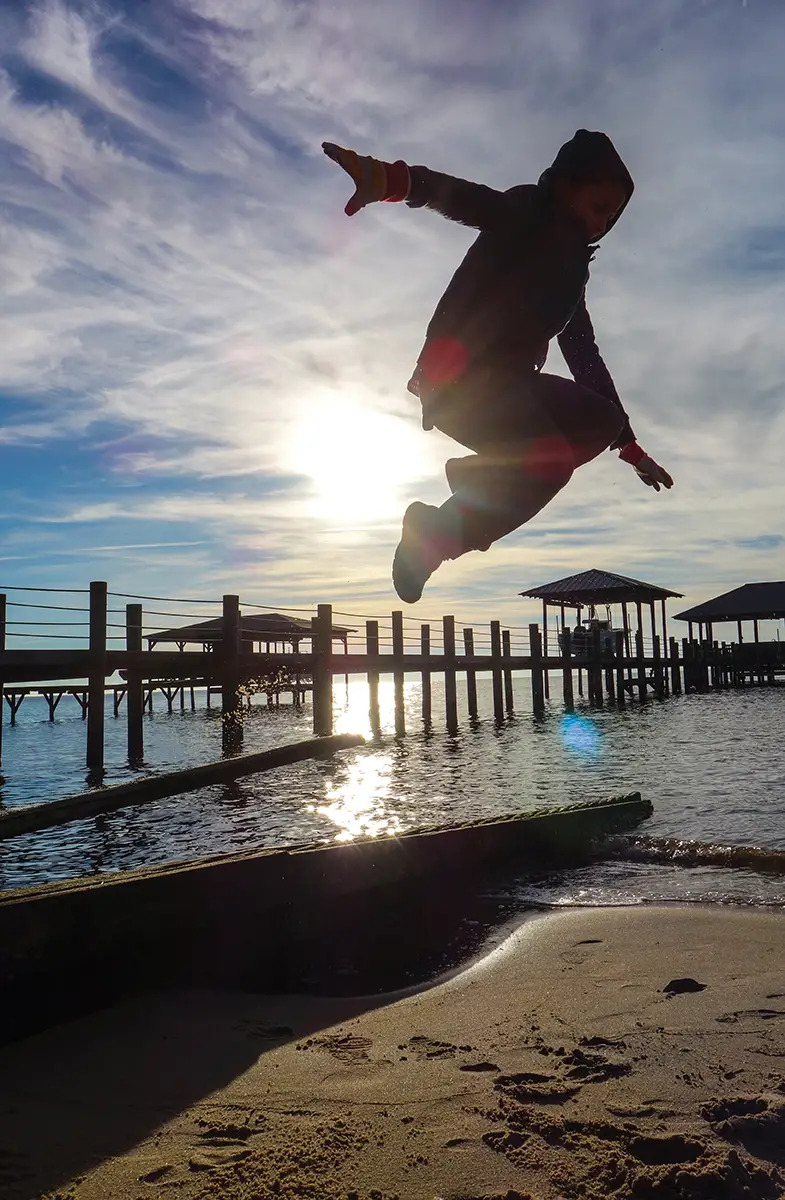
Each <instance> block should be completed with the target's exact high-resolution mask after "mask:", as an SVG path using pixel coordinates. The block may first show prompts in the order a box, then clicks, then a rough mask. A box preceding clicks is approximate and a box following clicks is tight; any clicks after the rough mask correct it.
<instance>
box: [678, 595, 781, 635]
mask: <svg viewBox="0 0 785 1200" xmlns="http://www.w3.org/2000/svg"><path fill="white" fill-rule="evenodd" d="M781 618H785V580H777V581H774V582H772V583H744V584H742V586H741V587H737V588H734V589H733V591H731V592H723V594H722V595H721V596H715V597H714V599H713V600H706V601H705V602H704V603H703V604H696V605H695V607H694V608H688V609H685V611H684V612H681V613H676V620H677V621H688V622H689V630H690V641H692V628H693V625H697V626H698V637H699V639H700V641H704V640H705V641H708V642H713V641H714V628H713V627H714V626H715V625H721V624H722V623H723V622H724V621H735V622H736V629H737V632H738V635H739V642H740V643H741V642H743V641H744V629H743V627H744V622H745V621H752V624H753V636H754V640H755V641H756V642H757V641H759V640H760V630H759V626H758V622H759V621H778V620H780V619H781Z"/></svg>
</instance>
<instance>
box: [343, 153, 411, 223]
mask: <svg viewBox="0 0 785 1200" xmlns="http://www.w3.org/2000/svg"><path fill="white" fill-rule="evenodd" d="M322 150H324V152H325V154H326V155H327V157H328V158H331V159H332V160H333V162H336V163H338V166H339V167H343V169H344V171H346V173H347V175H350V176H351V178H352V181H353V182H354V189H355V190H354V195H353V196H352V198H351V199H350V200H349V203H348V204H347V205H346V208H345V209H344V212H345V213H346V215H347V217H353V216H354V214H355V213H357V212H359V211H360V209H361V208H365V206H366V204H373V202H374V201H376V200H405V199H406V197H407V196H408V195H409V187H410V184H411V180H410V178H409V168H408V167H407V165H406V163H405V162H402V161H401V160H400V159H399V160H398V162H394V163H387V162H382V161H381V160H380V159H378V158H370V157H368V156H367V155H361V154H357V153H356V152H355V151H354V150H344V148H343V146H336V145H334V143H333V142H322Z"/></svg>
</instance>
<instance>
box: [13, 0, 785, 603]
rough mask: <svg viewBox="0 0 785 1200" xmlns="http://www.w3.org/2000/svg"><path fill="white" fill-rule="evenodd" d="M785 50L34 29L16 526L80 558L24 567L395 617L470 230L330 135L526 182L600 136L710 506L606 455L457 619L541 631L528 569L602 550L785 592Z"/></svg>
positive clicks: (651, 358)
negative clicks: (356, 174) (94, 533)
mask: <svg viewBox="0 0 785 1200" xmlns="http://www.w3.org/2000/svg"><path fill="white" fill-rule="evenodd" d="M784 53H785V27H783V24H782V22H781V20H780V14H779V10H778V9H777V7H776V6H773V5H760V4H756V5H747V6H744V5H742V4H740V3H738V2H736V0H714V2H713V3H708V4H703V5H700V6H696V5H694V4H690V3H688V0H654V2H653V3H651V4H647V5H644V6H641V5H638V6H630V5H629V4H628V3H626V2H623V0H607V2H603V3H602V4H600V3H599V2H597V3H579V2H578V0H568V2H567V3H564V4H561V5H553V4H549V3H546V2H545V0H541V2H539V3H538V2H532V3H527V4H526V5H511V4H507V3H497V2H495V0H494V2H490V0H488V3H480V4H477V3H474V2H471V3H469V2H468V0H458V2H456V3H454V4H452V5H451V6H450V19H449V21H445V19H444V6H443V4H441V3H437V2H436V0H426V2H424V3H422V2H419V0H418V2H417V3H415V0H403V2H402V3H401V4H398V5H396V6H395V7H394V10H393V8H392V7H391V6H389V5H369V4H362V3H361V2H360V0H344V2H342V3H334V2H332V0H331V2H330V3H327V2H326V0H318V2H314V3H312V4H310V5H308V6H307V7H303V6H301V5H295V4H293V3H291V0H266V3H264V4H259V3H257V2H252V0H190V2H189V3H188V4H185V3H182V4H181V3H172V4H168V5H157V6H156V5H145V6H132V5H128V6H123V5H120V4H115V3H111V4H110V3H108V2H105V3H101V0H98V2H96V3H93V4H90V5H85V4H82V3H78V2H77V0H71V2H64V0H42V2H41V3H37V4H34V5H29V6H20V7H19V8H16V9H14V11H13V13H11V14H10V15H9V18H8V23H7V29H6V31H5V37H4V53H3V55H2V56H0V139H2V153H3V158H4V166H5V179H4V189H3V198H2V202H0V248H1V249H2V254H1V255H0V281H2V291H1V292H0V337H2V342H3V347H4V352H3V357H2V363H0V389H4V392H3V393H2V394H0V406H2V417H3V420H2V424H1V425H0V467H2V481H0V511H2V513H3V514H4V516H3V533H5V534H7V535H8V537H10V536H11V535H12V534H13V531H14V530H19V529H22V530H23V531H24V530H28V531H29V530H32V529H34V528H35V529H38V530H39V531H41V530H42V528H44V532H45V536H46V537H47V538H49V539H51V540H50V541H49V542H47V543H46V544H47V545H48V546H49V547H50V550H51V553H50V554H49V559H50V560H51V561H48V562H42V561H40V560H39V561H38V562H36V561H35V560H33V559H30V560H29V561H28V560H27V559H26V558H25V557H24V550H23V549H21V548H20V547H19V546H10V545H8V544H7V539H4V541H5V542H6V545H5V547H4V549H5V550H8V551H9V553H8V554H7V555H6V561H8V562H9V564H10V562H11V560H12V559H13V561H14V562H15V563H16V564H17V569H18V571H19V573H20V577H23V578H24V579H25V581H26V582H35V578H36V577H39V578H41V577H42V576H41V572H44V573H45V574H46V578H47V580H48V581H49V582H51V581H52V580H53V579H59V578H65V576H64V575H63V573H62V570H63V568H62V565H60V566H58V561H59V563H60V564H62V562H63V560H64V559H65V558H69V557H70V558H72V559H73V558H76V559H77V560H78V563H79V566H80V567H81V566H83V568H84V569H85V570H89V569H90V565H91V557H90V556H93V557H95V558H96V560H98V559H99V558H100V556H101V555H104V557H106V556H107V555H111V556H112V559H113V562H112V570H113V571H116V572H117V576H118V583H119V582H120V581H121V580H122V581H123V582H125V581H128V582H129V583H130V581H131V580H132V579H133V581H134V584H135V590H139V589H140V577H141V578H143V579H145V583H144V587H143V588H142V590H144V589H147V588H149V589H150V590H153V591H158V590H160V589H161V587H162V586H164V584H165V585H166V587H167V590H171V589H172V586H173V580H176V579H177V576H178V574H180V573H181V572H182V573H187V575H188V578H189V581H190V583H191V584H192V587H193V588H195V589H196V590H197V591H198V590H202V589H203V588H204V587H206V586H210V587H212V588H213V589H214V590H215V591H216V594H218V593H219V592H220V591H225V590H230V589H235V588H240V587H243V588H245V587H247V588H248V589H251V590H252V591H253V592H254V594H255V595H257V596H260V595H262V594H264V595H268V596H271V597H272V598H273V600H274V602H278V601H279V600H280V601H282V602H283V601H286V600H288V601H289V602H291V603H295V602H297V601H300V600H305V601H307V602H311V600H314V601H315V600H322V599H325V598H326V599H333V598H334V599H336V600H337V601H340V602H343V603H345V604H346V603H350V602H352V601H354V602H356V603H360V602H362V603H365V604H368V605H373V606H375V608H376V609H378V608H380V607H390V606H391V605H393V604H394V602H395V600H394V596H393V594H392V591H391V588H390V585H389V559H390V555H391V550H392V547H393V545H394V543H395V540H396V521H397V509H399V508H402V507H403V505H404V503H405V502H406V500H407V499H410V498H412V497H413V496H414V495H415V494H420V495H421V497H422V498H423V499H430V500H433V499H437V498H439V497H440V496H443V495H444V494H445V485H444V481H443V478H442V477H441V465H442V463H443V461H444V459H445V458H446V457H447V456H448V454H449V443H448V442H447V439H444V438H442V437H441V436H440V435H438V434H430V435H425V434H423V433H421V432H420V430H419V427H418V414H417V412H416V410H415V407H414V405H413V404H412V403H411V398H410V397H408V395H407V393H406V391H405V382H406V379H407V378H408V374H409V371H410V368H411V364H412V362H413V360H414V358H415V357H416V354H417V352H418V350H419V346H420V343H421V339H422V335H423V332H424V328H425V324H426V323H427V320H428V317H429V316H430V313H431V310H432V308H433V305H434V303H435V301H436V299H437V298H438V296H439V294H440V292H441V290H442V288H443V286H444V284H445V282H446V280H447V279H448V278H449V275H450V273H451V271H452V269H453V268H454V266H455V265H456V263H457V262H458V261H459V259H460V257H461V255H462V254H463V252H464V251H465V249H466V247H467V246H468V244H469V242H470V238H471V234H470V231H467V230H464V229H460V228H457V227H451V226H448V225H447V224H446V223H440V222H439V221H438V219H437V218H435V217H433V216H432V215H429V214H423V213H412V212H408V211H405V210H404V209H403V208H397V207H395V206H384V207H383V208H380V209H379V210H376V211H371V210H369V211H367V212H364V213H363V214H361V216H359V217H358V218H356V219H355V220H353V221H351V222H350V221H348V220H347V219H346V218H345V217H344V216H343V214H342V211H341V209H342V205H343V200H344V198H345V193H346V186H345V183H344V182H343V180H342V178H341V177H340V175H339V173H338V172H337V171H336V169H335V168H334V167H332V165H331V164H329V163H327V162H326V161H325V160H324V159H323V158H322V156H321V153H320V150H319V143H320V141H321V140H322V138H324V137H329V138H333V139H337V140H341V141H344V142H347V143H349V144H354V145H356V146H357V147H358V148H359V149H361V150H363V151H366V152H378V153H380V154H382V155H384V156H387V157H398V156H402V157H405V158H408V159H409V160H410V161H411V160H414V161H426V162H428V163H430V164H431V165H433V166H436V167H439V168H441V169H445V170H449V171H453V172H455V173H457V174H463V175H467V176H469V177H474V178H482V179H484V180H486V181H488V182H489V183H492V184H495V185H497V186H501V187H504V186H509V185H511V184H513V183H516V182H520V181H522V180H531V179H534V178H536V176H537V174H538V173H539V171H540V170H541V169H542V167H543V165H544V164H546V163H547V162H548V161H549V160H550V158H551V157H552V155H553V152H554V151H555V149H556V147H557V146H558V145H559V144H560V143H561V142H562V141H563V140H565V139H566V138H567V137H569V136H570V135H571V134H572V132H573V131H574V129H575V128H577V127H578V126H581V125H586V126H589V127H591V128H605V129H607V130H608V132H609V133H611V135H612V136H613V137H614V139H615V140H616V142H617V144H618V145H619V147H620V149H621V151H622V153H623V154H624V155H625V156H626V158H627V159H628V161H629V164H630V167H631V169H632V172H633V174H634V176H635V178H636V181H637V184H638V188H637V191H636V195H635V201H634V204H633V205H632V206H631V207H630V210H629V213H627V214H625V217H624V220H623V222H621V224H620V226H619V228H618V230H617V231H615V232H614V235H613V237H612V238H610V239H609V240H608V243H607V245H605V244H604V245H603V247H602V250H601V252H600V254H599V255H598V257H597V261H596V264H595V273H594V278H593V280H592V283H591V285H590V303H591V307H592V312H593V316H594V319H595V326H596V327H597V329H598V334H599V337H600V342H601V345H602V348H603V351H604V353H605V356H606V358H607V360H608V362H609V364H610V365H611V367H612V369H613V372H614V375H615V377H616V380H617V383H618V385H619V388H620V390H621V391H622V394H623V396H624V398H625V401H626V403H627V405H628V407H629V409H630V411H631V414H632V416H633V420H634V424H635V427H636V430H637V431H638V433H639V436H640V438H641V440H642V441H643V442H644V443H645V444H647V445H650V447H651V450H652V453H654V454H655V456H657V457H659V458H661V459H662V461H664V462H665V463H666V464H667V465H668V466H669V468H670V469H671V470H672V471H673V474H674V476H675V477H676V480H677V487H676V488H675V489H674V491H673V492H672V493H671V494H669V495H667V496H653V495H652V494H651V493H648V492H646V491H645V490H644V489H643V488H641V487H640V485H639V484H638V482H637V480H636V479H635V477H634V475H633V474H632V472H630V471H629V469H628V468H626V467H624V466H623V464H619V463H618V462H616V461H615V459H614V458H612V456H606V458H605V459H604V460H602V461H601V462H598V463H595V464H592V465H591V466H590V467H589V468H587V469H586V470H585V471H582V472H580V473H579V475H578V476H577V477H576V478H575V480H574V481H573V482H572V483H571V485H570V487H569V488H568V489H567V490H566V491H565V492H564V493H563V494H562V495H561V496H560V497H558V498H557V500H556V501H555V502H554V504H553V505H552V506H551V507H550V508H549V509H548V510H547V511H546V512H545V513H543V514H542V515H541V516H540V517H539V518H538V519H537V520H536V521H535V522H534V523H532V525H531V527H530V529H528V530H523V531H521V532H520V533H518V534H515V535H513V536H511V537H510V538H508V539H505V541H504V542H503V543H502V544H501V545H500V546H499V547H497V548H495V549H494V550H493V551H492V552H491V553H490V554H488V555H472V556H469V557H468V558H466V559H465V560H461V561H460V562H458V563H454V564H448V565H447V566H446V567H445V568H444V570H443V571H442V572H440V574H439V576H437V578H436V579H435V580H434V583H433V586H432V587H431V589H430V591H429V593H427V600H426V601H425V602H424V603H425V604H427V605H428V607H429V609H431V610H435V609H437V608H440V607H448V608H449V607H460V608H461V610H462V611H464V612H468V611H469V610H473V611H477V612H479V611H481V610H482V611H483V612H485V613H487V611H488V610H489V609H490V608H493V609H494V610H495V611H498V612H500V613H502V612H508V613H513V612H516V611H517V606H518V605H519V602H518V601H516V600H515V599H514V597H515V593H516V591H517V590H519V585H520V586H522V585H523V584H524V583H527V582H540V581H542V580H544V579H547V578H549V577H555V576H557V575H559V574H564V573H567V572H568V571H572V570H578V569H581V568H583V567H585V566H589V565H598V566H602V565H605V566H608V567H609V568H611V569H618V570H622V571H627V572H629V573H631V574H643V575H644V577H645V576H646V575H650V576H652V577H653V579H654V580H656V581H662V582H664V583H666V584H669V585H671V586H673V587H676V588H678V590H681V591H684V592H686V593H687V594H688V597H689V598H694V599H698V598H702V597H703V596H705V595H707V594H710V593H711V592H714V591H722V590H724V589H725V588H726V587H727V586H733V584H735V583H736V582H742V581H743V580H744V579H747V578H754V577H761V578H766V577H772V576H776V575H778V574H780V575H781V574H782V564H781V563H780V562H778V561H777V556H778V555H780V550H781V547H780V545H779V542H777V541H776V540H775V539H776V538H777V536H778V530H779V527H780V524H781V512H782V507H783V501H784V500H785V484H783V482H782V472H781V464H780V452H779V447H780V446H781V444H782V439H783V434H785V418H784V417H783V405H782V401H781V396H782V394H783V384H784V383H785V353H784V352H783V349H782V346H783V343H782V336H781V328H780V326H781V314H782V312H783V311H784V310H785V271H783V269H782V267H783V263H785V250H784V249H783V248H784V247H785V219H784V218H783V212H782V200H781V197H782V195H783V194H785V158H784V157H783V155H782V153H781V115H780V114H781V112H782V102H783V98H784V97H783V83H782V72H781V63H782V60H783V54H784ZM554 364H555V366H554V369H558V355H557V354H554ZM331 418H332V419H331ZM44 461H45V462H46V467H44ZM341 500H343V503H341ZM88 526H89V527H91V528H95V529H96V530H100V538H101V545H102V546H104V549H103V550H101V549H100V547H94V548H92V549H91V548H90V547H85V545H84V538H83V531H84V529H85V528H86V527H88ZM46 531H48V532H46ZM129 534H130V537H129ZM131 539H132V540H131ZM164 540H165V542H166V545H165V546H164V545H162V541H164ZM164 549H165V550H167V553H166V554H165V555H163V556H162V557H161V559H160V560H158V559H157V558H156V557H155V556H156V554H157V553H158V552H159V551H161V550H164ZM17 550H18V551H19V553H18V555H17V554H16V553H15V551H17ZM82 551H84V557H82ZM124 554H127V555H128V562H127V563H124V562H123V555H124ZM144 554H148V559H147V561H146V562H145V563H142V564H140V562H139V561H138V556H139V555H144ZM132 556H133V560H132ZM780 557H781V555H780ZM26 563H27V564H28V565H25V564H26ZM75 569H77V567H76V564H74V563H73V562H70V563H69V566H68V570H69V579H71V578H72V576H71V574H70V572H73V571H74V570H75Z"/></svg>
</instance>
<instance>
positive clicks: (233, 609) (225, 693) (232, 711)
mask: <svg viewBox="0 0 785 1200" xmlns="http://www.w3.org/2000/svg"><path fill="white" fill-rule="evenodd" d="M221 659H222V661H221V667H222V671H221V712H222V723H221V734H222V739H221V740H222V744H223V752H224V754H231V753H233V752H234V751H235V750H236V749H237V747H238V746H239V744H240V742H241V741H242V736H243V735H242V728H243V727H242V717H241V715H240V597H239V596H224V598H223V620H222V625H221ZM166 700H167V704H168V705H169V711H170V712H171V710H172V703H171V700H170V698H169V695H168V693H166Z"/></svg>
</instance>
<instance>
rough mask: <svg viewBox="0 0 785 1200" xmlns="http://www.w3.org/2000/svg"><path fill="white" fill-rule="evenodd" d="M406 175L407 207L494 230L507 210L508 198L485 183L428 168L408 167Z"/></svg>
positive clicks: (459, 222) (460, 223) (508, 209)
mask: <svg viewBox="0 0 785 1200" xmlns="http://www.w3.org/2000/svg"><path fill="white" fill-rule="evenodd" d="M409 175H410V178H411V188H410V190H409V195H408V196H407V197H406V203H407V204H408V205H409V207H410V208H430V209H432V210H433V211H434V212H437V213H441V215H442V216H443V217H447V219H448V220H449V221H457V222H458V224H459V225H469V226H470V227H471V228H472V229H493V228H494V226H496V225H498V224H499V223H500V222H501V221H502V220H503V219H504V217H505V215H506V214H508V213H509V211H510V200H509V197H508V196H507V195H505V193H504V192H497V191H496V189H495V188H492V187H488V186H487V185H486V184H484V183H472V182H471V181H470V180H468V179H458V178H456V177H455V176H454V175H443V174H442V173H441V172H440V171H432V170H431V169H430V167H411V168H410V170H409Z"/></svg>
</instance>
